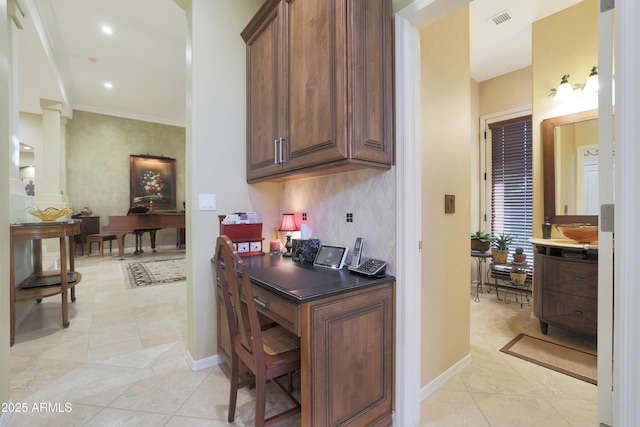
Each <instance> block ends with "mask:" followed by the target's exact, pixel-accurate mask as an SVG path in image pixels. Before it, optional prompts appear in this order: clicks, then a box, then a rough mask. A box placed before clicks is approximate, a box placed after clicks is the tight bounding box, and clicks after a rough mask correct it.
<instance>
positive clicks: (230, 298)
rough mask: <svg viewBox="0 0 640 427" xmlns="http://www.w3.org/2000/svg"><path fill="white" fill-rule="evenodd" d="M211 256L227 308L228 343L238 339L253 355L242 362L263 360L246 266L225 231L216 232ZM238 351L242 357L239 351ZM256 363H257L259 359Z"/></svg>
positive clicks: (256, 313) (249, 353)
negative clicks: (214, 247)
mask: <svg viewBox="0 0 640 427" xmlns="http://www.w3.org/2000/svg"><path fill="white" fill-rule="evenodd" d="M214 258H215V261H216V271H217V273H218V281H219V283H220V286H221V288H222V298H223V300H224V305H225V309H226V312H227V321H228V323H229V335H230V337H231V343H232V345H234V343H235V342H236V341H237V339H239V340H240V342H241V344H242V347H243V348H244V349H245V350H246V355H248V356H252V357H253V360H252V361H247V360H244V361H245V363H248V364H250V365H253V366H255V365H256V361H262V364H264V348H263V346H262V333H261V331H260V321H259V319H258V312H257V311H256V306H255V303H254V300H253V292H252V291H251V282H250V281H249V271H248V269H247V266H246V264H245V263H244V261H242V258H240V255H238V252H237V251H236V250H235V248H234V247H233V243H232V242H231V239H229V237H227V236H225V235H221V236H219V237H218V240H217V241H216V252H215V257H214ZM236 337H238V338H236ZM239 355H240V356H241V359H244V358H243V357H242V355H241V354H239ZM257 364H258V365H260V363H259V362H258V363H257Z"/></svg>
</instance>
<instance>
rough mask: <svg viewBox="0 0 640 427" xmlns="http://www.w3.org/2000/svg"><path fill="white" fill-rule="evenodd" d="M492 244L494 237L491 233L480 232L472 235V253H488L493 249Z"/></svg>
mask: <svg viewBox="0 0 640 427" xmlns="http://www.w3.org/2000/svg"><path fill="white" fill-rule="evenodd" d="M491 242H493V236H492V235H491V234H489V233H485V232H484V231H480V230H478V231H476V232H475V233H471V250H472V251H478V252H486V251H488V250H489V248H490V247H491Z"/></svg>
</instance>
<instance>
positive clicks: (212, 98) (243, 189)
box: [186, 0, 280, 361]
mask: <svg viewBox="0 0 640 427" xmlns="http://www.w3.org/2000/svg"><path fill="white" fill-rule="evenodd" d="M261 4H262V1H260V0H235V1H233V2H230V1H217V2H212V1H210V0H193V1H192V2H191V5H190V7H189V10H188V11H187V21H188V31H189V37H188V42H187V43H188V47H187V60H188V68H187V135H186V141H187V142H186V147H187V154H186V164H187V171H188V172H187V177H186V186H187V224H191V227H188V228H187V236H186V237H187V242H190V243H189V244H187V278H188V286H187V289H188V290H187V322H188V331H189V336H188V338H187V349H188V352H189V355H190V357H191V358H192V359H193V360H194V361H200V360H203V359H206V358H208V357H211V356H213V355H215V354H216V353H217V350H216V321H215V313H216V311H215V305H214V287H213V277H214V275H213V269H212V265H211V257H212V256H213V253H214V248H215V240H216V238H217V236H218V235H219V226H218V215H219V214H226V213H230V212H237V211H257V212H260V213H261V214H262V217H263V221H265V222H269V223H271V222H274V221H277V217H278V212H279V208H278V206H279V202H280V199H279V196H278V194H279V188H280V186H279V184H272V183H267V184H259V185H248V184H247V183H246V176H245V158H246V156H245V153H246V149H245V144H246V142H245V45H244V42H243V40H242V38H241V37H240V32H241V31H242V29H243V28H244V26H245V25H246V24H247V23H248V22H249V20H250V19H251V17H252V16H253V15H254V14H255V12H256V11H257V10H258V8H259V6H260V5H261ZM189 43H190V45H189ZM200 193H213V194H215V195H216V203H217V210H216V211H199V210H198V209H197V201H198V194H200Z"/></svg>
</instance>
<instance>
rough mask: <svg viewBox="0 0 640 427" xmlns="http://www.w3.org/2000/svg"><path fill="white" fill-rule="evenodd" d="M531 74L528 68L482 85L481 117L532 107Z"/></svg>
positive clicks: (487, 81) (486, 81) (495, 78)
mask: <svg viewBox="0 0 640 427" xmlns="http://www.w3.org/2000/svg"><path fill="white" fill-rule="evenodd" d="M531 73H532V68H531V67H526V68H522V69H520V70H516V71H512V72H510V73H507V74H503V75H501V76H498V77H494V78H493V79H489V80H485V81H483V82H482V83H480V117H482V116H486V115H489V114H494V113H500V112H502V111H507V110H511V109H513V108H518V107H523V106H527V105H531V85H532V84H533V81H532V78H531Z"/></svg>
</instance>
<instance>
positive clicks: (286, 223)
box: [278, 213, 300, 257]
mask: <svg viewBox="0 0 640 427" xmlns="http://www.w3.org/2000/svg"><path fill="white" fill-rule="evenodd" d="M298 230H300V226H299V225H298V223H297V222H296V218H295V216H294V215H293V214H292V213H284V214H282V222H280V228H278V231H286V232H287V243H286V244H285V245H284V247H285V248H286V249H287V252H285V253H283V254H282V256H283V257H290V256H292V255H293V253H291V232H292V231H298Z"/></svg>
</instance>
